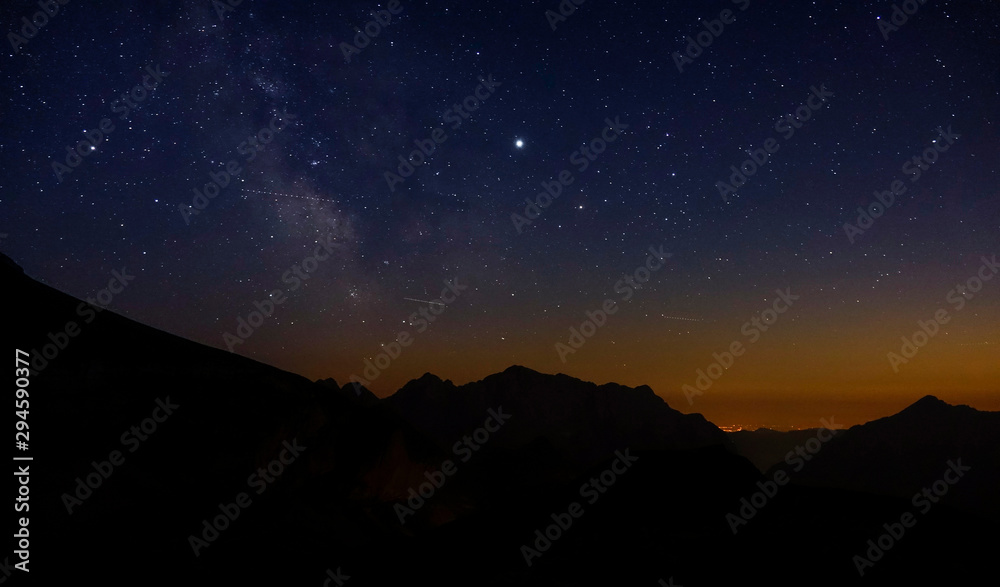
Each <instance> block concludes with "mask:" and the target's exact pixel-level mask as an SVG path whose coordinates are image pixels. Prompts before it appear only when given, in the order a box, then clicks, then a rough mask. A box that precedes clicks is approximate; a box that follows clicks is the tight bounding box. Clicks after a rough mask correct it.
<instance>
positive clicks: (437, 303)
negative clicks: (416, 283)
mask: <svg viewBox="0 0 1000 587" xmlns="http://www.w3.org/2000/svg"><path fill="white" fill-rule="evenodd" d="M403 299H404V300H410V301H411V302H420V303H421V304H434V305H436V306H443V305H444V304H442V303H441V302H430V301H427V300H418V299H414V298H403Z"/></svg>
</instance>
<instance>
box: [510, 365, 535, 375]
mask: <svg viewBox="0 0 1000 587" xmlns="http://www.w3.org/2000/svg"><path fill="white" fill-rule="evenodd" d="M503 372H504V373H509V374H512V375H520V374H529V375H541V373H539V372H538V371H535V370H534V369H529V368H527V367H523V366H521V365H511V366H510V367H507V368H506V369H504V370H503Z"/></svg>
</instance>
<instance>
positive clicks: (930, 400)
mask: <svg viewBox="0 0 1000 587" xmlns="http://www.w3.org/2000/svg"><path fill="white" fill-rule="evenodd" d="M913 405H915V406H935V407H941V406H948V405H951V404H949V403H947V402H945V401H942V400H939V399H938V398H936V397H934V396H933V395H925V396H924V397H922V398H920V399H919V400H917V402H916V403H914V404H913Z"/></svg>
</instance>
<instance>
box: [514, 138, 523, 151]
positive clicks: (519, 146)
mask: <svg viewBox="0 0 1000 587" xmlns="http://www.w3.org/2000/svg"><path fill="white" fill-rule="evenodd" d="M514 146H515V147H517V148H518V149H523V148H524V141H522V140H521V139H517V140H516V141H514Z"/></svg>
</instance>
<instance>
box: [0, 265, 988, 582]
mask: <svg viewBox="0 0 1000 587" xmlns="http://www.w3.org/2000/svg"><path fill="white" fill-rule="evenodd" d="M0 261H2V262H0V275H2V279H3V283H4V285H5V286H6V287H4V288H3V290H4V293H3V296H4V302H5V307H6V308H8V313H7V317H6V322H7V325H8V326H9V328H7V327H5V329H4V330H6V331H7V332H9V333H10V339H11V341H12V344H15V345H18V346H17V348H23V349H26V350H27V349H44V347H45V345H46V344H49V343H50V342H52V344H54V345H56V347H59V345H58V344H57V343H56V341H60V342H64V344H63V345H62V348H58V352H57V353H56V354H55V356H54V357H53V358H49V359H47V358H45V356H44V354H43V353H42V352H41V351H40V353H39V354H38V355H35V356H33V357H32V375H31V377H30V387H29V389H30V394H31V395H30V400H31V411H30V422H31V432H32V433H33V434H32V443H31V455H32V457H33V459H34V460H33V461H32V463H31V467H32V469H31V470H32V473H33V474H32V476H31V481H30V483H31V498H30V499H31V501H30V504H31V509H30V515H31V525H30V529H31V534H32V552H33V553H34V555H35V556H34V557H33V560H32V564H33V565H35V566H33V568H32V570H33V571H37V574H36V573H32V576H33V577H35V578H34V579H33V580H37V581H40V582H43V583H46V584H52V583H54V582H55V581H71V580H78V579H79V577H80V576H81V575H93V576H95V577H100V579H101V580H102V581H103V582H104V583H106V584H124V583H126V582H130V583H131V582H136V581H142V582H144V583H149V584H164V585H166V584H178V583H181V582H183V583H191V582H194V583H207V582H224V583H246V584H254V585H264V584H272V583H275V584H276V583H281V584H296V585H300V584H301V585H322V584H335V583H332V582H330V581H332V580H330V581H328V579H329V578H330V576H331V574H332V575H336V573H337V572H338V570H339V571H340V572H342V574H344V575H347V576H349V577H350V579H349V580H348V581H347V583H346V584H350V585H389V584H397V583H400V582H403V581H413V580H416V579H418V578H419V577H424V579H422V580H428V581H434V582H435V583H436V584H441V585H451V584H454V585H459V584H462V585H467V584H470V583H472V584H483V585H599V584H612V583H613V584H625V585H651V586H652V585H657V584H659V583H658V582H659V581H660V580H661V579H663V580H664V581H666V580H667V579H668V578H672V580H673V581H674V583H675V584H678V585H702V584H703V585H716V584H720V583H722V582H724V581H736V580H744V581H765V580H766V581H768V582H770V583H777V584H788V585H792V584H795V585H798V584H801V583H802V582H803V581H804V580H808V581H809V582H811V583H818V584H821V585H845V584H862V583H869V584H899V582H901V581H915V580H918V579H919V580H922V581H925V582H927V581H949V582H954V583H959V584H962V583H965V584H977V582H978V581H979V580H980V579H979V577H980V576H982V575H983V574H989V573H993V572H994V571H993V566H992V564H991V560H992V556H993V554H994V553H995V551H996V547H997V545H998V539H997V538H996V533H995V532H994V531H993V523H994V522H995V521H997V519H998V513H1000V510H998V507H997V505H998V499H997V496H998V495H1000V491H998V490H1000V443H998V442H997V441H998V440H1000V438H998V436H1000V413H995V412H981V411H978V410H975V409H973V408H970V407H968V406H951V405H948V404H946V403H944V402H942V401H940V400H937V399H936V398H933V397H925V398H923V399H921V400H919V401H917V402H916V403H914V404H913V405H912V406H910V407H909V408H907V409H905V410H903V411H902V412H900V413H898V414H895V415H892V416H888V417H886V418H882V419H880V420H876V421H874V422H869V423H867V424H863V425H859V426H853V427H851V428H850V429H846V430H839V431H837V432H836V434H833V435H832V437H831V438H830V440H829V441H828V442H826V441H824V442H823V443H822V444H821V445H818V446H819V448H818V449H817V450H816V452H815V454H813V453H810V456H811V458H810V459H809V460H808V461H807V462H805V463H804V466H802V467H801V468H800V469H799V470H795V469H794V468H793V467H791V466H790V465H789V464H788V463H787V462H786V461H785V459H784V456H783V455H787V454H788V451H794V449H795V447H797V446H810V445H809V443H810V438H814V437H815V436H816V435H817V434H818V433H819V431H818V430H807V431H797V432H795V433H775V432H771V431H757V432H748V433H737V434H727V433H725V432H723V431H721V430H720V429H719V428H717V427H716V426H715V425H713V424H712V423H710V422H708V421H707V420H705V418H703V417H702V416H701V415H699V414H684V413H681V412H679V411H678V410H675V409H673V408H671V407H670V406H669V405H668V404H667V403H666V402H665V401H663V400H662V399H661V398H660V397H659V396H657V395H656V394H655V393H654V392H653V390H652V389H650V388H649V387H647V386H640V387H636V388H631V387H626V386H622V385H617V384H614V383H606V384H603V385H597V384H594V383H589V382H585V381H581V380H579V379H575V378H573V377H570V376H568V375H564V374H543V373H538V372H536V371H533V370H531V369H528V368H525V367H521V366H512V367H510V368H508V369H506V370H505V371H503V372H501V373H496V374H493V375H490V376H488V377H485V378H484V379H482V380H480V381H476V382H471V383H468V384H465V385H455V384H453V383H452V382H451V381H448V380H442V379H441V378H439V377H437V376H435V375H432V374H430V373H427V374H425V375H423V376H422V377H420V378H417V379H414V380H412V381H410V382H409V383H407V384H406V385H404V386H403V387H402V388H401V389H399V390H398V391H397V392H396V393H394V394H393V395H391V396H389V397H387V398H384V399H379V398H377V397H375V396H374V395H373V394H371V392H370V391H368V390H366V389H363V388H361V389H355V386H354V385H353V384H348V385H343V386H341V385H339V384H338V383H337V382H336V381H334V380H333V379H325V380H320V381H310V380H308V379H306V378H304V377H301V376H299V375H296V374H293V373H288V372H285V371H282V370H280V369H276V368H274V367H271V366H268V365H265V364H262V363H259V362H256V361H253V360H251V359H248V358H245V357H241V356H239V355H237V354H233V353H230V352H226V351H223V350H220V349H215V348H211V347H208V346H205V345H201V344H198V343H195V342H192V341H188V340H185V339H182V338H180V337H177V336H173V335H171V334H167V333H165V332H162V331H159V330H156V329H153V328H150V327H148V326H145V325H142V324H139V323H137V322H134V321H132V320H129V319H127V318H125V317H123V316H120V315H118V314H115V313H114V312H112V311H110V310H104V311H101V312H95V313H94V316H95V317H93V319H92V321H91V322H84V319H83V318H81V313H80V308H81V303H82V302H81V301H80V300H77V299H75V298H72V297H71V296H68V295H66V294H63V293H61V292H59V291H57V290H55V289H53V288H50V287H48V286H46V285H44V284H41V283H39V282H37V281H35V280H33V279H31V278H30V277H29V276H27V275H25V274H24V272H23V271H21V270H20V268H19V267H17V265H16V263H14V262H13V261H11V260H10V259H8V258H6V257H4V258H2V259H0ZM88 315H89V314H88ZM71 320H72V321H76V322H78V323H79V333H78V334H77V335H75V336H69V335H67V336H66V338H65V339H63V338H62V337H60V336H58V335H55V337H54V339H53V336H50V335H53V334H56V333H59V332H66V325H67V322H68V321H71ZM54 348H55V347H54ZM50 354H51V353H50ZM38 357H40V358H38ZM165 406H170V407H169V409H168V408H166V407H165ZM812 444H813V445H816V442H813V443H812ZM289 447H296V448H295V450H292V449H290V448H289ZM116 451H117V453H118V456H117V458H116V457H115V452H116ZM957 459H961V462H962V463H963V464H964V465H965V466H968V467H970V469H969V471H968V473H967V475H966V476H964V477H963V478H962V479H961V480H960V481H958V482H957V483H955V484H954V485H949V491H948V493H947V495H945V496H944V497H943V498H942V499H941V500H940V503H937V502H935V506H934V508H933V509H932V510H931V511H930V512H928V513H927V514H925V515H923V516H921V517H918V522H917V524H916V525H915V526H914V527H913V528H911V529H908V530H907V531H906V534H907V535H906V536H905V537H903V538H900V539H899V540H898V544H895V545H894V546H893V547H892V548H891V550H889V551H887V552H885V553H884V556H883V557H882V558H881V560H880V561H879V562H877V563H876V564H875V565H874V566H873V567H872V568H871V569H868V570H867V571H866V572H865V575H864V576H861V575H860V574H859V572H858V570H857V568H856V563H855V562H854V561H853V560H852V557H854V556H855V555H858V554H859V553H860V554H862V555H863V554H864V552H865V551H866V549H867V548H868V544H867V541H868V540H869V539H873V540H878V538H879V536H880V534H883V533H884V532H885V531H886V530H884V529H883V527H884V524H887V523H892V522H894V521H898V520H899V519H900V515H901V514H902V513H903V512H906V511H912V510H914V506H913V505H912V499H911V498H912V497H913V496H914V494H916V493H918V492H920V491H921V489H922V488H924V487H933V485H934V483H935V482H936V481H938V480H940V479H941V478H942V475H943V474H944V472H945V471H946V470H947V469H948V468H949V465H948V463H949V462H953V461H955V460H957ZM276 463H277V464H276ZM448 463H450V465H448ZM279 464H280V465H279ZM779 473H783V474H784V475H786V476H787V477H788V478H789V479H790V482H789V483H788V484H777V483H775V484H774V486H773V487H774V491H773V493H774V495H770V496H768V495H764V497H766V499H765V500H764V501H765V502H766V503H764V504H763V505H762V507H754V508H753V510H754V513H753V515H752V516H749V517H747V519H746V520H745V522H746V523H745V524H740V525H739V526H738V528H737V529H736V530H735V532H734V529H733V522H732V519H733V518H732V517H731V514H735V515H741V514H740V513H739V512H740V509H741V507H742V506H743V503H744V501H746V502H747V503H750V502H751V501H752V500H753V499H754V496H755V494H757V493H762V494H766V493H767V489H766V488H770V487H772V486H771V485H769V483H770V482H772V481H773V480H775V479H778V477H776V475H778V474H779ZM95 475H96V476H95ZM91 481H94V483H91ZM81 484H82V485H81ZM92 485H96V487H92ZM588 487H589V488H590V489H587V488H588ZM88 489H89V491H88ZM258 490H259V492H258ZM241 495H245V496H246V497H247V498H248V499H247V500H243V501H242V503H243V504H246V505H241V497H240V496H241ZM414 495H417V496H419V499H417V498H415V497H414ZM83 496H85V497H83ZM591 496H596V497H591ZM591 500H593V501H591ZM247 502H249V503H247ZM757 503H760V500H759V499H758V502H757ZM418 504H419V505H418ZM574 504H576V506H577V507H576V508H575V509H574V507H573V505H574ZM580 510H582V513H581V515H579V516H575V515H573V514H571V513H568V512H574V511H576V512H580ZM234 511H236V512H238V515H236V516H235V517H234V518H233V519H228V521H226V522H225V524H224V526H225V527H224V528H221V529H220V528H218V527H216V526H222V525H223V524H221V523H220V524H215V525H213V522H212V520H215V519H217V518H218V516H220V515H221V516H223V518H224V519H225V518H226V512H234ZM232 517H233V516H230V518H232ZM567 520H569V524H568V526H567V527H565V528H557V530H558V532H557V531H555V530H548V528H551V527H552V525H553V524H556V525H558V524H559V523H560V522H561V523H563V525H566V521H567ZM209 527H212V528H214V530H215V531H214V532H212V531H210V530H207V529H206V528H209ZM536 531H538V532H537V533H536ZM546 532H549V534H550V535H555V534H558V535H559V536H558V538H554V539H552V538H550V539H549V540H548V542H549V545H548V547H547V548H545V549H542V548H540V547H539V545H542V546H544V545H545V540H541V541H539V536H543V535H544V534H545V533H546ZM213 535H214V536H215V537H214V538H212V539H211V540H209V539H208V538H210V537H212V536H213ZM199 540H200V541H201V542H203V543H204V546H199ZM525 548H527V549H528V550H529V551H531V550H534V551H536V552H537V553H538V556H532V555H526V554H525ZM10 562H11V564H12V563H13V562H16V561H13V560H12V561H10ZM529 562H530V564H528V563H529Z"/></svg>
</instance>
